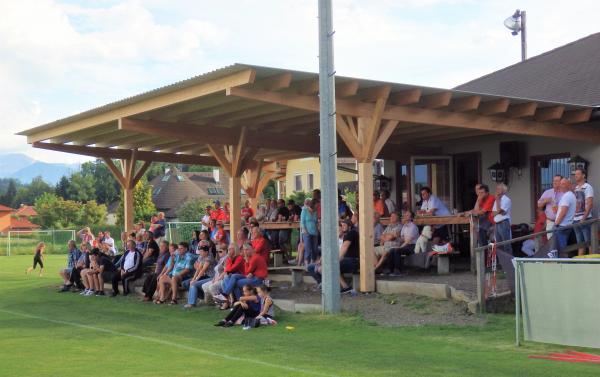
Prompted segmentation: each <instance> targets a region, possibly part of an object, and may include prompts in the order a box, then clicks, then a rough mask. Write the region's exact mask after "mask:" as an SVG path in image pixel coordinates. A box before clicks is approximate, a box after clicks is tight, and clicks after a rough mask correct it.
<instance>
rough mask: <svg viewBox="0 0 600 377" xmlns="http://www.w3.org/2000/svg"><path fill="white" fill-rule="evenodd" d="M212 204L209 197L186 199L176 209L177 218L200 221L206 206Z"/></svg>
mask: <svg viewBox="0 0 600 377" xmlns="http://www.w3.org/2000/svg"><path fill="white" fill-rule="evenodd" d="M210 205H212V201H211V200H210V199H203V198H197V199H193V200H188V201H187V202H185V203H183V204H182V205H181V207H179V208H178V209H177V218H178V219H179V221H200V219H201V218H202V216H204V212H205V210H206V206H210Z"/></svg>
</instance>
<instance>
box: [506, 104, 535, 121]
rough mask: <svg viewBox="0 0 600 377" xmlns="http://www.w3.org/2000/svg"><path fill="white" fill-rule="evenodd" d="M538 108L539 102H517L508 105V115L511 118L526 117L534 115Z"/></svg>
mask: <svg viewBox="0 0 600 377" xmlns="http://www.w3.org/2000/svg"><path fill="white" fill-rule="evenodd" d="M536 109H537V103H535V102H525V103H517V104H514V105H510V106H509V107H508V110H507V111H506V115H507V116H509V117H510V118H524V117H529V116H533V115H534V114H535V110H536Z"/></svg>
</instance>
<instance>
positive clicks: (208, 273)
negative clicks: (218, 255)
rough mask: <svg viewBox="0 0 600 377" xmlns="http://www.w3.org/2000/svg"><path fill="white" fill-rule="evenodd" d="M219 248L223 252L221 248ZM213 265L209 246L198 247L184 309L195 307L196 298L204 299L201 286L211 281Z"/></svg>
mask: <svg viewBox="0 0 600 377" xmlns="http://www.w3.org/2000/svg"><path fill="white" fill-rule="evenodd" d="M219 248H220V249H222V250H224V248H223V247H222V246H220V247H219ZM215 264H216V263H215V260H214V258H213V256H212V254H211V253H210V246H209V245H208V244H202V245H200V247H198V260H196V263H195V265H194V268H195V269H196V272H195V273H194V276H192V279H191V280H190V282H189V292H188V302H187V304H186V305H184V308H186V309H189V308H192V307H194V306H196V300H197V299H198V297H200V298H201V299H202V298H204V292H203V291H202V285H204V283H208V282H210V281H211V280H212V279H213V277H214V272H215V271H214V268H215Z"/></svg>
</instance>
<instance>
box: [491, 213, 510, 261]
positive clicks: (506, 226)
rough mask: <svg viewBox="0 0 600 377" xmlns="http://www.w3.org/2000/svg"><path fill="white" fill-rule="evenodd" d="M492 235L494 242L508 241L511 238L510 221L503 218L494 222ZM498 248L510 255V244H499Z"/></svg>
mask: <svg viewBox="0 0 600 377" xmlns="http://www.w3.org/2000/svg"><path fill="white" fill-rule="evenodd" d="M494 236H495V237H496V242H502V241H508V240H510V239H511V231H510V221H508V220H504V221H500V222H499V223H496V226H495V227H494ZM500 250H503V251H504V252H506V253H509V254H510V255H512V245H510V244H508V245H503V246H500Z"/></svg>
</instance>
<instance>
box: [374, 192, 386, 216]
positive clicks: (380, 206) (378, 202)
mask: <svg viewBox="0 0 600 377" xmlns="http://www.w3.org/2000/svg"><path fill="white" fill-rule="evenodd" d="M373 210H374V211H375V213H378V214H379V216H380V217H381V216H383V217H388V216H389V212H386V208H385V202H384V201H383V200H382V199H381V197H380V195H379V192H377V191H373Z"/></svg>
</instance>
